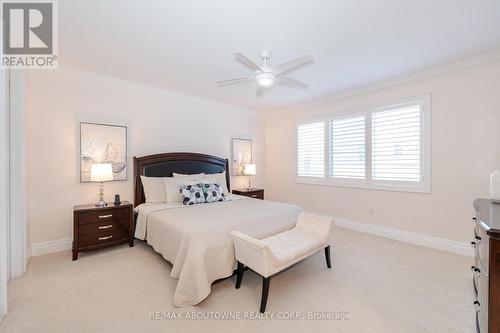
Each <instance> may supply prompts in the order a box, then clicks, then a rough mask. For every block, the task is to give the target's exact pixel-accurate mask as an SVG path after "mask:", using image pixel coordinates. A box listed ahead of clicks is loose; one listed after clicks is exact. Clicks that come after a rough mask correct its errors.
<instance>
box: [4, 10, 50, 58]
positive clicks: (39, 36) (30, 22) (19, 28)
mask: <svg viewBox="0 0 500 333" xmlns="http://www.w3.org/2000/svg"><path fill="white" fill-rule="evenodd" d="M2 12H3V17H2V18H3V31H2V40H3V43H2V46H3V48H2V49H3V55H2V63H1V67H2V68H5V67H14V68H57V55H56V54H55V51H56V47H55V46H56V42H57V41H56V38H55V37H56V33H57V29H56V24H55V23H56V15H55V3H54V1H37V2H19V1H3V2H2Z"/></svg>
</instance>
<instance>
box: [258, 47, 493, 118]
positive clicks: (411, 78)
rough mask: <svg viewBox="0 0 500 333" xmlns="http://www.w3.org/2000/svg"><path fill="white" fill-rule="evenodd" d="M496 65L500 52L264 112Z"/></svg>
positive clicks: (299, 107) (294, 109) (301, 107)
mask: <svg viewBox="0 0 500 333" xmlns="http://www.w3.org/2000/svg"><path fill="white" fill-rule="evenodd" d="M498 65H500V50H498V51H495V52H492V53H487V54H483V55H480V56H476V57H472V58H467V59H463V60H460V61H455V62H451V63H447V64H444V65H440V66H435V67H431V68H428V69H425V70H422V71H418V72H414V73H411V74H407V75H402V76H398V77H395V78H392V79H387V80H383V81H377V82H374V83H369V84H366V85H363V86H360V87H357V88H353V89H348V90H343V91H340V92H338V93H333V94H328V95H326V96H323V97H319V98H315V99H312V100H310V101H306V102H304V103H299V104H296V105H291V106H288V107H287V106H285V107H279V108H271V109H267V110H266V112H276V111H299V110H303V109H307V108H311V107H317V106H320V105H322V104H326V103H332V102H338V101H341V100H344V99H347V98H350V97H354V96H360V95H365V94H373V93H377V92H380V91H381V90H384V89H389V88H399V87H402V86H405V85H409V84H416V83H420V82H425V81H432V80H438V79H443V78H447V77H450V76H455V75H460V74H463V73H467V72H471V71H475V70H480V69H485V68H490V67H494V66H498Z"/></svg>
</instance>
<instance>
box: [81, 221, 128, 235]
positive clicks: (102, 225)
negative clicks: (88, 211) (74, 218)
mask: <svg viewBox="0 0 500 333" xmlns="http://www.w3.org/2000/svg"><path fill="white" fill-rule="evenodd" d="M78 229H79V234H80V236H83V235H88V234H97V233H101V232H115V231H116V230H122V231H123V232H125V233H127V232H128V220H126V219H121V220H120V219H107V220H105V221H100V222H97V223H86V224H82V225H80V226H79V228H78Z"/></svg>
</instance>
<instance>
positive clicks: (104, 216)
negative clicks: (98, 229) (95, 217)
mask: <svg viewBox="0 0 500 333" xmlns="http://www.w3.org/2000/svg"><path fill="white" fill-rule="evenodd" d="M112 216H113V214H108V215H99V218H100V219H107V218H108V217H112Z"/></svg>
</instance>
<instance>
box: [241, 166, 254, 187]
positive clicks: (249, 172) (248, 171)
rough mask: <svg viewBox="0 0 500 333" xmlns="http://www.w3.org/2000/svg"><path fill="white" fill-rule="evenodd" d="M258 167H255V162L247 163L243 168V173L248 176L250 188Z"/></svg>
mask: <svg viewBox="0 0 500 333" xmlns="http://www.w3.org/2000/svg"><path fill="white" fill-rule="evenodd" d="M256 171H257V168H256V167H255V164H245V167H244V168H243V174H244V175H246V176H249V177H248V190H251V189H252V176H254V175H256V174H257V172H256Z"/></svg>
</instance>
